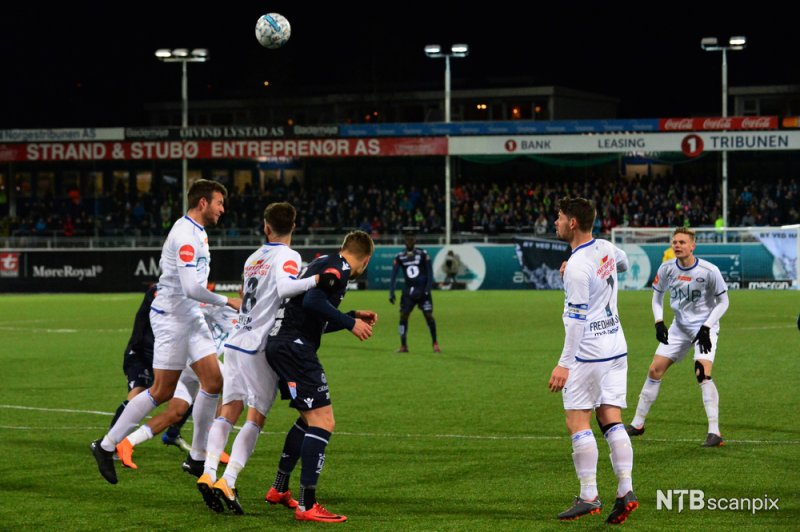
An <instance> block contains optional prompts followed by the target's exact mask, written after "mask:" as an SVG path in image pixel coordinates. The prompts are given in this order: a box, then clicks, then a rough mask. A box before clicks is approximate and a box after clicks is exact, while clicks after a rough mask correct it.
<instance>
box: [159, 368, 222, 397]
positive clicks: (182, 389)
mask: <svg viewBox="0 0 800 532" xmlns="http://www.w3.org/2000/svg"><path fill="white" fill-rule="evenodd" d="M217 362H219V360H217ZM219 366H220V368H219V369H220V372H224V370H225V368H224V367H223V366H222V362H219ZM199 391H200V378H199V377H198V376H197V373H195V372H194V370H193V369H192V368H191V367H189V366H186V367H185V368H184V369H183V371H182V372H181V377H180V379H178V384H177V385H176V386H175V393H174V394H173V395H172V397H173V398H177V399H182V400H184V401H186V402H187V403H189V405H190V406H191V405H192V404H194V399H195V397H197V392H199Z"/></svg>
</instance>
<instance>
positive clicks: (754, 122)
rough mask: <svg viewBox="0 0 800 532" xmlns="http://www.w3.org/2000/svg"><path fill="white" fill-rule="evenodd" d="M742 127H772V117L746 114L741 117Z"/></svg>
mask: <svg viewBox="0 0 800 532" xmlns="http://www.w3.org/2000/svg"><path fill="white" fill-rule="evenodd" d="M741 127H742V129H772V127H773V125H772V119H771V118H770V117H768V116H746V117H744V118H742V125H741Z"/></svg>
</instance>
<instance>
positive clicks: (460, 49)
mask: <svg viewBox="0 0 800 532" xmlns="http://www.w3.org/2000/svg"><path fill="white" fill-rule="evenodd" d="M467 54H469V45H468V44H453V45H451V46H450V52H449V53H447V52H443V51H442V46H441V45H439V44H426V45H425V55H427V56H428V57H430V58H431V59H440V58H444V122H445V124H449V123H450V58H451V57H467ZM448 138H449V135H448ZM450 180H451V178H450V153H449V151H448V153H446V154H445V156H444V191H445V193H444V197H445V200H444V218H445V222H444V227H445V231H444V232H445V237H444V241H445V245H447V246H449V245H450V235H451V234H452V228H453V220H452V219H451V218H452V216H451V209H452V201H451V197H450V196H451V192H450V188H451V183H450Z"/></svg>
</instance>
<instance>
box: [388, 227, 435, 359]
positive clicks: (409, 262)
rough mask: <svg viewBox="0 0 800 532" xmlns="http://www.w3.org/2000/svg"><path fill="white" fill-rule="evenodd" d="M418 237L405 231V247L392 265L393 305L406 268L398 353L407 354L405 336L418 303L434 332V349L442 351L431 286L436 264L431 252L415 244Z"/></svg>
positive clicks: (391, 290) (390, 299) (401, 302)
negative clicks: (437, 331)
mask: <svg viewBox="0 0 800 532" xmlns="http://www.w3.org/2000/svg"><path fill="white" fill-rule="evenodd" d="M416 243H417V238H416V237H415V236H414V234H413V233H406V249H405V251H401V252H400V253H398V254H397V255H396V256H395V258H394V267H393V268H392V281H391V286H390V287H389V303H391V304H392V305H394V302H395V297H394V289H395V285H396V283H397V272H398V271H400V270H401V269H402V270H403V279H404V280H405V286H404V287H403V294H402V295H401V296H400V328H399V330H400V349H398V350H397V352H398V353H408V345H407V343H406V337H407V335H408V316H409V315H410V314H411V311H412V310H414V307H416V306H419V309H420V310H421V311H422V315H423V316H425V321H426V322H427V323H428V329H430V331H431V340H432V341H433V352H434V353H439V352H441V349H439V343H438V342H437V341H436V320H434V319H433V299H432V298H431V287H432V286H433V265H432V264H431V258H430V257H429V256H428V252H427V251H425V250H424V249H420V248H418V247H415V246H416Z"/></svg>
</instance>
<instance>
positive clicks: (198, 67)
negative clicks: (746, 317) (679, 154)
mask: <svg viewBox="0 0 800 532" xmlns="http://www.w3.org/2000/svg"><path fill="white" fill-rule="evenodd" d="M555 3H556V4H558V5H556V6H544V5H541V4H543V3H525V4H523V3H522V2H492V3H487V5H491V7H492V9H491V10H489V9H486V10H480V11H469V10H466V9H464V8H463V7H456V6H461V5H462V4H460V3H452V2H447V3H436V5H440V6H443V7H445V8H448V9H450V10H452V13H451V14H449V15H447V16H442V15H435V14H430V13H428V12H427V10H426V9H425V6H430V5H433V3H432V2H424V3H423V2H394V3H386V2H370V3H368V4H367V3H363V4H362V3H360V2H347V3H345V2H341V3H335V4H334V3H332V2H328V3H325V4H320V5H317V3H316V2H297V1H295V2H284V1H279V2H240V1H233V2H216V3H215V4H214V7H213V8H208V9H205V8H198V7H194V6H193V4H195V3H193V2H172V3H171V4H181V5H183V6H185V7H184V9H179V8H177V7H174V6H170V7H164V6H165V4H167V2H163V1H162V2H158V3H157V2H138V3H134V4H131V7H130V8H128V9H129V11H128V12H124V13H121V12H120V10H121V9H122V4H119V3H115V2H104V3H94V2H77V3H62V4H59V5H57V6H56V7H47V9H44V8H42V6H41V5H36V3H27V4H26V3H22V2H16V3H14V4H13V7H10V5H6V6H4V12H3V13H2V14H1V15H0V54H1V57H2V67H1V68H2V83H0V129H10V128H37V127H113V126H141V125H147V124H146V115H145V113H144V112H143V109H144V105H145V104H146V103H152V102H158V101H165V100H166V101H178V100H179V99H180V65H179V64H164V63H161V62H159V61H158V60H156V58H155V57H154V55H153V52H154V51H155V50H156V49H157V48H177V47H188V48H195V47H204V48H208V49H209V50H210V55H211V59H210V61H209V62H208V63H205V64H190V65H189V99H190V101H191V100H199V99H226V98H250V97H256V98H258V97H270V96H287V95H297V96H306V95H323V94H328V93H334V92H362V93H373V92H381V91H387V90H393V91H394V90H415V89H416V90H436V89H441V88H442V87H443V75H444V63H443V60H431V59H428V58H426V57H425V55H424V53H423V47H424V45H425V44H429V43H439V44H442V45H449V44H451V43H456V42H466V43H468V44H469V45H470V50H471V51H470V56H469V57H468V58H465V59H457V60H454V61H453V62H452V80H453V89H454V90H458V89H480V88H493V87H511V86H537V85H559V86H564V87H570V88H574V89H580V90H586V91H591V92H596V93H600V94H604V95H608V96H612V97H616V98H619V99H621V106H620V117H622V118H633V117H639V118H648V117H666V116H692V115H695V116H696V115H715V114H716V115H718V114H719V113H720V108H721V102H720V90H721V81H720V76H721V73H720V70H721V57H720V56H721V54H720V53H719V52H715V53H709V52H704V51H703V50H701V49H700V39H701V38H702V37H704V36H717V37H719V38H721V39H723V40H726V39H727V37H729V36H731V35H746V36H747V37H748V48H747V49H746V50H744V51H741V52H731V53H729V54H728V58H729V82H730V85H731V86H739V85H770V84H800V54H798V53H797V49H798V46H796V45H791V42H792V40H793V36H792V35H793V34H794V33H796V32H797V30H796V26H797V23H796V21H794V20H793V17H791V16H789V15H788V14H787V13H786V12H783V11H781V10H780V8H778V7H775V6H773V5H772V4H770V3H769V2H759V3H758V4H753V5H751V6H750V7H749V8H748V9H747V10H745V11H740V12H732V10H731V7H730V6H731V5H732V4H731V3H725V4H719V5H717V6H714V7H708V6H704V7H701V8H697V7H695V6H693V5H692V4H689V3H686V4H683V3H675V2H671V3H669V4H667V3H664V6H666V5H669V11H667V10H666V8H665V7H660V8H659V7H657V6H658V5H660V4H656V3H647V7H643V5H644V4H643V3H638V4H636V5H634V6H632V7H631V8H630V9H623V8H621V7H618V6H617V5H616V4H614V3H611V2H603V3H595V4H593V5H596V6H597V7H580V6H579V5H578V4H577V3H575V2H555ZM521 5H525V6H526V7H525V9H526V12H523V11H521V9H520V7H519V6H521ZM775 5H777V4H775ZM364 6H366V7H364ZM612 6H613V7H612ZM653 6H656V7H653ZM720 6H723V7H720ZM162 9H166V11H161V10H162ZM437 9H439V10H441V9H442V7H437ZM654 9H661V10H662V12H658V14H657V15H652V14H650V15H646V14H645V12H649V13H653V10H654ZM527 10H533V12H534V14H533V15H530V14H529V13H528V12H527ZM756 11H757V12H756ZM267 12H278V13H281V14H283V15H285V16H286V17H287V18H288V19H289V21H290V22H291V24H292V38H291V39H290V41H289V43H288V44H287V45H286V46H285V47H284V48H283V49H281V50H267V49H265V48H262V47H261V46H260V45H259V44H258V43H257V41H256V39H255V36H254V27H255V22H256V19H257V18H258V16H259V15H261V14H263V13H267ZM264 80H269V81H270V87H269V88H264V87H263V85H262V83H263V81H264Z"/></svg>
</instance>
